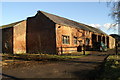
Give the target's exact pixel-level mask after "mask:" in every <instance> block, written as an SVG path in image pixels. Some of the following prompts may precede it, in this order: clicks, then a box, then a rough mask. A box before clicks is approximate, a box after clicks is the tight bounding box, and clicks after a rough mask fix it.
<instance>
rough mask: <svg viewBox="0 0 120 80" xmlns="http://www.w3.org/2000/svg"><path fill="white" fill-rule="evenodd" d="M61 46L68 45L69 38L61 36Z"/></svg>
mask: <svg viewBox="0 0 120 80" xmlns="http://www.w3.org/2000/svg"><path fill="white" fill-rule="evenodd" d="M62 44H70V36H67V35H62Z"/></svg>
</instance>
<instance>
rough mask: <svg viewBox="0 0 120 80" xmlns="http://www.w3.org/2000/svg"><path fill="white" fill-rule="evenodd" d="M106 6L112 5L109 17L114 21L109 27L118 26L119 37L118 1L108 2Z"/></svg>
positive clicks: (119, 8)
mask: <svg viewBox="0 0 120 80" xmlns="http://www.w3.org/2000/svg"><path fill="white" fill-rule="evenodd" d="M107 3H108V6H110V5H112V7H111V8H112V11H111V14H110V16H111V17H112V18H113V20H114V21H115V23H114V24H112V25H111V26H110V28H112V27H115V26H116V25H117V26H118V34H119V35H120V0H109V2H107Z"/></svg>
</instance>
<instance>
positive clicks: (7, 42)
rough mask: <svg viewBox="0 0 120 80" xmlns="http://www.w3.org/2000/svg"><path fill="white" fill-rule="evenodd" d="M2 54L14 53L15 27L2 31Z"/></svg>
mask: <svg viewBox="0 0 120 80" xmlns="http://www.w3.org/2000/svg"><path fill="white" fill-rule="evenodd" d="M2 52H3V53H13V27H9V28H4V29H2Z"/></svg>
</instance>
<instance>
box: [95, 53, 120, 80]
mask: <svg viewBox="0 0 120 80" xmlns="http://www.w3.org/2000/svg"><path fill="white" fill-rule="evenodd" d="M97 80H120V55H117V56H116V55H111V56H109V57H108V58H107V61H106V63H105V67H104V71H103V73H102V74H101V76H100V77H99V79H97Z"/></svg>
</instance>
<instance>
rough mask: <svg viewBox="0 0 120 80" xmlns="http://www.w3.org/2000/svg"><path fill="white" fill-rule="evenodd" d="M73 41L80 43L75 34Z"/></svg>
mask: <svg viewBox="0 0 120 80" xmlns="http://www.w3.org/2000/svg"><path fill="white" fill-rule="evenodd" d="M73 43H74V44H76V45H77V44H78V39H77V37H75V36H74V37H73Z"/></svg>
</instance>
